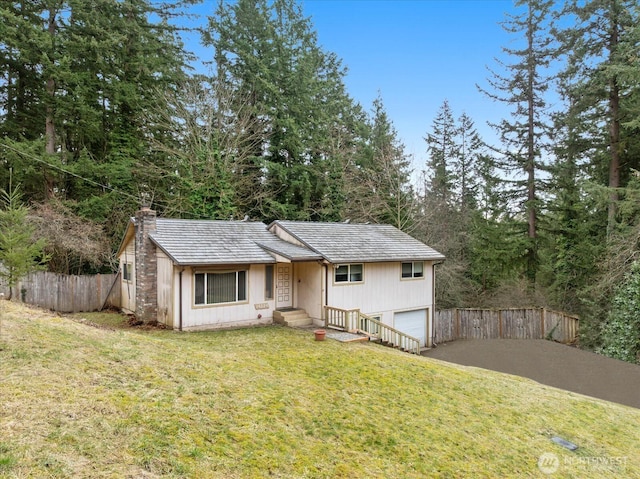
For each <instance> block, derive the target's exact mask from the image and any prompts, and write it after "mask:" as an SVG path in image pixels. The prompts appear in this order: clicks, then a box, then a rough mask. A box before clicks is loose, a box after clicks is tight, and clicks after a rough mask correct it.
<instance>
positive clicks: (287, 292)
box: [276, 263, 293, 309]
mask: <svg viewBox="0 0 640 479" xmlns="http://www.w3.org/2000/svg"><path fill="white" fill-rule="evenodd" d="M277 268H278V272H277V273H276V275H277V276H276V308H279V309H281V308H290V307H292V306H293V274H292V271H291V265H290V264H282V263H280V264H278V266H277Z"/></svg>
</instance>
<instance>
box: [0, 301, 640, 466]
mask: <svg viewBox="0 0 640 479" xmlns="http://www.w3.org/2000/svg"><path fill="white" fill-rule="evenodd" d="M0 308H1V312H0V314H1V315H2V325H1V330H0V365H1V367H2V375H1V376H0V431H1V434H0V477H74V478H76V477H86V478H89V477H91V478H94V477H114V478H116V477H144V478H149V477H198V478H207V477H220V478H244V477H246V478H253V477H287V478H289V477H294V478H297V477H327V478H333V477H345V478H347V477H348V478H353V477H367V478H369V477H393V478H395V477H404V478H411V477H446V478H449V477H450V478H459V477H473V478H475V477H487V478H494V477H548V476H545V475H544V474H542V473H541V472H540V470H539V469H538V467H537V461H538V458H539V457H540V455H541V454H543V453H545V452H551V453H554V454H556V455H557V456H558V458H559V459H560V468H559V470H558V472H557V473H556V474H554V475H553V477H554V478H555V477H581V478H582V477H585V478H589V477H594V478H596V477H598V478H599V477H640V472H639V471H640V455H639V454H638V451H639V450H640V428H638V426H637V425H638V424H639V423H640V410H636V409H633V408H629V407H624V406H619V405H615V404H611V403H606V402H603V401H598V400H591V399H588V398H584V397H582V396H579V395H576V394H572V393H566V392H563V391H560V390H557V389H553V388H550V387H545V386H541V385H539V384H536V383H534V382H532V381H529V380H525V379H520V378H516V377H512V376H507V375H502V374H499V373H493V372H488V371H483V370H478V369H473V368H464V367H461V366H454V365H448V364H446V363H442V362H438V361H435V360H430V359H427V358H420V357H416V356H411V355H408V354H405V353H400V352H398V351H395V350H392V349H389V348H384V347H381V346H377V345H373V344H362V343H358V344H343V343H338V342H336V341H331V340H327V341H324V342H315V341H314V340H313V334H311V333H309V332H303V331H297V330H291V329H286V328H281V327H267V328H255V329H245V330H234V331H224V332H211V333H176V332H173V331H162V330H157V331H154V330H150V331H149V330H147V331H144V330H138V329H125V328H120V327H119V328H115V329H105V328H104V327H102V328H98V327H94V326H91V325H88V323H84V324H83V323H81V322H78V318H77V317H74V318H73V320H71V319H69V318H62V317H57V316H53V315H51V314H49V313H46V312H43V311H40V310H35V309H26V308H23V307H20V306H16V305H13V304H9V303H7V302H2V304H0ZM86 319H87V320H89V321H91V323H95V324H101V325H105V324H113V323H112V321H115V322H116V324H117V321H116V320H115V319H114V318H108V317H106V316H105V318H103V319H104V320H103V319H100V318H99V317H92V318H89V317H86ZM556 435H557V436H561V437H563V438H565V439H567V440H570V441H572V442H574V443H576V444H578V445H579V446H580V448H579V449H578V451H576V452H575V453H572V452H569V451H568V450H565V449H563V448H561V447H559V446H557V445H555V444H554V443H552V442H551V440H550V438H551V437H552V436H556ZM592 458H599V459H597V460H598V461H599V462H598V464H593V461H594V460H593V459H592ZM613 458H626V459H625V460H617V461H616V460H613ZM604 461H606V463H604Z"/></svg>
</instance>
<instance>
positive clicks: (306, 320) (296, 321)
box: [285, 316, 313, 328]
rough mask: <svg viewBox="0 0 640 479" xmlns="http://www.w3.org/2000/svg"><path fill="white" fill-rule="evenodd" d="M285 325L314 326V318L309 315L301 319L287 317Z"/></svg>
mask: <svg viewBox="0 0 640 479" xmlns="http://www.w3.org/2000/svg"><path fill="white" fill-rule="evenodd" d="M285 325H287V326H289V327H290V328H302V327H304V326H312V325H313V320H312V319H311V318H310V317H309V316H307V317H306V318H299V319H287V320H285Z"/></svg>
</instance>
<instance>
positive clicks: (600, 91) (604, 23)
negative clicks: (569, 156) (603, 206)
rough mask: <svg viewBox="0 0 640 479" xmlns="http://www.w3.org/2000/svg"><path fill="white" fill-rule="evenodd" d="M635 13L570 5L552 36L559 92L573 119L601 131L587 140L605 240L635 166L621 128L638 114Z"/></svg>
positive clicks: (628, 0) (631, 8)
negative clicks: (605, 200) (559, 51)
mask: <svg viewBox="0 0 640 479" xmlns="http://www.w3.org/2000/svg"><path fill="white" fill-rule="evenodd" d="M639 13H640V12H639V9H638V6H637V2H635V1H633V0H588V1H586V2H576V1H572V2H568V3H567V4H566V6H565V9H564V11H563V14H564V18H570V19H572V20H573V21H571V22H570V24H571V26H570V27H567V28H563V29H559V31H558V33H557V37H558V39H559V41H560V42H561V44H562V48H563V51H564V52H565V53H566V57H567V61H566V68H565V69H564V71H563V72H562V76H563V77H565V78H570V79H571V81H565V84H564V90H565V91H566V94H567V95H568V96H569V97H571V98H572V101H573V108H574V109H575V111H576V118H581V119H582V121H583V122H585V123H587V124H590V125H594V124H596V123H598V122H602V125H604V126H605V128H600V129H599V132H597V133H595V134H594V136H593V137H592V138H591V141H592V147H593V150H594V151H593V153H592V154H591V159H592V162H593V171H594V174H596V175H597V178H594V179H597V181H598V182H600V183H601V184H605V185H607V186H608V187H609V204H608V208H607V210H608V212H607V225H606V228H607V231H608V233H609V234H611V233H612V232H613V229H614V228H615V223H616V216H617V208H618V200H619V194H618V188H620V187H622V186H624V185H625V183H626V181H627V180H628V178H629V172H630V169H629V168H630V167H632V168H633V167H636V168H637V167H638V166H639V165H640V161H638V160H637V153H638V144H637V142H634V141H633V137H634V136H635V135H636V133H637V131H635V130H634V129H633V128H625V125H632V124H633V121H634V120H635V119H636V118H637V113H638V109H637V105H635V104H636V103H637V92H638V89H639V86H640V84H639V80H638V78H639V75H640V64H639V62H638V58H637V53H633V52H634V51H635V52H637V41H638V34H637V33H636V32H637V28H638V27H637V25H638V23H639V22H640V16H639ZM633 98H635V99H636V100H633ZM634 105H635V107H634ZM631 145H633V146H634V147H633V148H629V146H631Z"/></svg>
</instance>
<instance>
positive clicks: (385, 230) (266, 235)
mask: <svg viewBox="0 0 640 479" xmlns="http://www.w3.org/2000/svg"><path fill="white" fill-rule="evenodd" d="M275 224H277V225H279V226H280V227H281V228H283V229H284V230H285V231H287V232H288V233H290V234H291V235H292V236H293V237H295V238H296V239H298V240H299V241H300V242H301V243H302V244H303V245H304V246H299V245H296V244H292V243H289V242H287V241H284V240H282V239H280V238H278V237H276V236H275V235H274V234H273V233H272V232H270V231H269V229H271V227H272V226H273V225H275ZM269 229H267V227H266V226H265V225H264V223H260V222H244V221H211V220H182V219H169V218H157V220H156V231H155V232H153V233H151V234H150V237H151V239H152V240H153V241H154V242H155V243H156V244H157V245H158V247H160V249H162V250H163V251H164V252H165V253H166V254H167V255H168V256H169V257H170V258H171V259H172V260H173V261H174V262H175V263H177V264H180V265H185V266H187V265H208V264H250V263H275V258H274V255H273V254H278V255H281V256H283V257H285V258H288V259H289V260H291V261H314V260H319V259H322V258H325V259H326V260H328V261H330V262H331V263H349V262H356V261H357V262H363V263H368V262H384V261H419V260H425V261H433V260H436V261H437V260H442V259H444V256H443V255H442V254H440V253H438V252H437V251H435V250H434V249H433V248H430V247H429V246H427V245H425V244H424V243H422V242H420V241H418V240H416V239H414V238H412V237H411V236H409V235H407V234H406V233H403V232H402V231H400V230H398V229H396V228H394V227H393V226H390V225H363V224H346V223H311V222H302V221H275V222H274V223H272V225H271V226H269ZM271 253H273V254H271Z"/></svg>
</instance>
